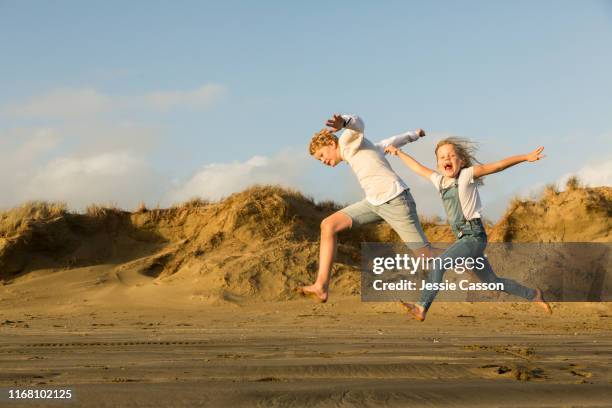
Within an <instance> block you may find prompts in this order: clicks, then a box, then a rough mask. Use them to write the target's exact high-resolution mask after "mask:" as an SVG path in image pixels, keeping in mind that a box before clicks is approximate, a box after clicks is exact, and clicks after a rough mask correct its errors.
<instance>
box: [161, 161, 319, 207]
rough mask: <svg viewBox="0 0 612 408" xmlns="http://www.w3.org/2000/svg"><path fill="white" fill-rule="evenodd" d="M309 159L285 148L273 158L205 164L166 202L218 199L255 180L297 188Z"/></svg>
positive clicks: (179, 186)
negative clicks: (200, 198) (196, 198)
mask: <svg viewBox="0 0 612 408" xmlns="http://www.w3.org/2000/svg"><path fill="white" fill-rule="evenodd" d="M308 160H309V158H308V157H307V156H306V155H305V154H299V153H296V152H292V151H284V152H281V153H279V154H277V155H275V156H272V157H265V156H254V157H252V158H250V159H248V160H246V161H244V162H231V163H213V164H208V165H206V166H204V167H203V168H202V169H201V170H200V171H198V172H196V173H195V174H194V175H193V176H192V177H191V178H189V180H187V181H185V182H184V183H181V184H180V185H177V186H176V187H175V189H174V190H173V191H171V192H170V194H168V196H167V200H166V201H167V202H168V203H169V204H170V203H178V202H183V201H186V200H189V199H191V198H194V197H202V198H206V199H209V200H218V199H220V198H222V197H226V196H228V195H230V194H232V193H234V192H237V191H241V190H244V189H245V188H247V187H248V186H250V185H252V184H256V183H258V184H281V185H283V186H287V187H294V188H295V187H297V188H299V186H300V184H301V182H300V180H301V174H302V173H303V170H304V167H305V166H306V165H307V163H308Z"/></svg>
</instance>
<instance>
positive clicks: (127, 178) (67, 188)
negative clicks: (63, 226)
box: [16, 152, 167, 210]
mask: <svg viewBox="0 0 612 408" xmlns="http://www.w3.org/2000/svg"><path fill="white" fill-rule="evenodd" d="M163 188H167V185H165V184H164V182H163V180H160V179H159V177H158V176H156V174H155V172H154V170H153V169H152V168H150V167H149V165H148V164H147V162H146V161H145V160H144V159H143V158H140V157H137V156H135V155H133V154H132V153H129V152H107V153H101V154H98V155H93V156H87V157H59V158H56V159H53V160H51V161H49V162H48V163H46V164H45V165H44V166H42V167H40V168H38V169H37V170H35V171H34V172H32V173H31V174H30V175H29V177H28V178H27V180H23V184H22V185H20V186H17V189H16V190H17V191H16V195H17V198H18V201H19V202H21V201H25V200H37V199H40V200H49V201H64V202H66V203H67V204H68V206H69V207H70V208H73V209H78V210H82V209H84V208H85V207H86V206H87V205H89V204H92V203H97V204H115V205H118V206H120V207H122V208H126V209H133V208H135V207H136V206H137V205H138V203H139V202H141V201H145V202H147V201H149V204H152V202H151V200H155V198H156V197H159V196H160V193H161V191H162V190H161V189H163Z"/></svg>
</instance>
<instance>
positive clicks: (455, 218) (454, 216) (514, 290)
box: [417, 176, 536, 310]
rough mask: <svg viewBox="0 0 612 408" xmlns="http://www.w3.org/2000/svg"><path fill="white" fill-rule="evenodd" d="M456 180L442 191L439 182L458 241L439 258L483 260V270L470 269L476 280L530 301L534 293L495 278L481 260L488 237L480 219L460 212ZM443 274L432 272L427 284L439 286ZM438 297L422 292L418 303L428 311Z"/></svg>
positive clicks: (434, 292) (512, 282) (441, 194)
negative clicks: (479, 258)
mask: <svg viewBox="0 0 612 408" xmlns="http://www.w3.org/2000/svg"><path fill="white" fill-rule="evenodd" d="M458 179H459V177H458V176H457V178H455V181H454V183H453V185H452V186H450V187H447V188H444V189H443V188H441V187H442V185H441V184H442V179H441V180H440V189H439V190H440V197H441V198H442V204H444V210H445V211H446V215H447V216H448V222H449V224H450V227H451V229H452V231H453V233H454V234H455V236H456V237H457V241H455V243H454V244H453V245H451V246H450V247H448V248H447V249H446V251H445V252H444V253H443V254H442V255H440V258H442V259H447V258H452V259H453V263H454V260H455V259H457V258H467V257H471V258H474V259H475V258H477V257H483V259H484V262H483V263H484V268H482V269H478V268H477V267H476V268H474V269H473V272H474V273H475V274H476V276H478V279H480V280H481V281H482V282H485V283H503V285H504V290H503V291H504V292H506V293H510V294H512V295H516V296H519V297H522V298H524V299H528V300H532V299H533V298H534V297H535V295H536V291H535V290H534V289H531V288H527V287H525V286H523V285H521V284H519V283H517V282H515V281H513V280H511V279H504V278H500V277H498V276H497V275H495V272H493V268H492V267H491V264H490V263H489V261H488V260H487V258H484V250H485V248H486V246H487V233H486V231H485V228H484V225H483V224H482V221H481V220H480V218H473V219H471V220H466V219H465V217H464V215H463V210H462V208H461V202H460V201H459V187H458V185H459V181H458ZM444 272H446V270H444V269H440V268H435V269H434V270H433V271H431V273H430V274H429V276H428V277H427V282H430V283H440V282H442V277H443V276H444ZM437 293H438V291H437V290H423V291H422V292H421V298H420V300H419V301H418V302H417V303H418V304H419V305H421V306H423V307H424V308H425V310H427V309H429V306H431V303H432V302H433V300H434V298H435V297H436V294H437Z"/></svg>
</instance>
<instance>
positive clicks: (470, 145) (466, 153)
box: [435, 136, 483, 185]
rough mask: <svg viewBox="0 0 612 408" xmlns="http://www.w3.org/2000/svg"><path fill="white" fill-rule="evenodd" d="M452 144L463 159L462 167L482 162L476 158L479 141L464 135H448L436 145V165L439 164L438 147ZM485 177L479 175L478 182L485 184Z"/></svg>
mask: <svg viewBox="0 0 612 408" xmlns="http://www.w3.org/2000/svg"><path fill="white" fill-rule="evenodd" d="M447 144H449V145H452V146H453V147H454V148H455V152H456V153H457V155H458V156H459V158H460V159H461V160H462V161H463V167H461V168H462V169H464V168H466V167H471V166H473V165H474V164H481V163H480V161H479V160H478V159H477V158H476V152H477V151H478V143H476V142H474V141H472V140H470V139H466V138H463V137H456V136H452V137H447V138H446V139H442V140H440V141H439V142H438V144H437V145H436V150H435V155H436V166H437V164H438V149H439V148H440V147H441V146H444V145H447ZM482 180H483V177H478V178H477V179H476V183H477V184H479V185H482V184H483V181H482Z"/></svg>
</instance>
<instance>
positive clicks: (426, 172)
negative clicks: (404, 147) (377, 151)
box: [385, 145, 434, 180]
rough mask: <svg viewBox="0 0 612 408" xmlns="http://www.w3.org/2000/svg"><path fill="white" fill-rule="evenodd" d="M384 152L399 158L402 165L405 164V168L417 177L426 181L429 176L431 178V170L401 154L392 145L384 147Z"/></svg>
mask: <svg viewBox="0 0 612 408" xmlns="http://www.w3.org/2000/svg"><path fill="white" fill-rule="evenodd" d="M385 152H387V153H390V154H392V155H394V156H397V157H399V158H400V159H402V161H403V162H404V164H406V166H408V167H409V168H410V170H412V171H414V172H415V173H416V174H418V175H421V176H423V177H425V178H426V179H428V180H429V176H431V174H432V173H433V172H434V171H433V170H432V169H430V168H428V167H425V166H423V165H422V164H421V163H419V162H418V161H416V160H414V159H413V158H412V157H410V156H409V155H407V154H406V153H404V152H402V151H401V150H400V149H398V148H397V147H395V146H393V145H389V146H387V147H385Z"/></svg>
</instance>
